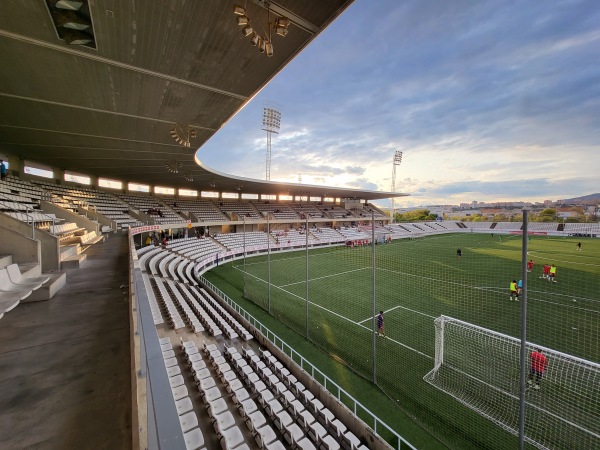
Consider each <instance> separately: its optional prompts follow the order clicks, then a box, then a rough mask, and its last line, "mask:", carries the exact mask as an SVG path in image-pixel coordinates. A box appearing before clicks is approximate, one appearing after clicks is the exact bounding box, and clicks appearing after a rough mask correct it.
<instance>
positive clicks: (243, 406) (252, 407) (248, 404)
mask: <svg viewBox="0 0 600 450" xmlns="http://www.w3.org/2000/svg"><path fill="white" fill-rule="evenodd" d="M257 409H258V406H256V403H255V402H254V400H252V399H251V398H249V399H247V400H244V401H243V402H241V403H240V404H239V406H238V411H239V413H240V416H242V417H246V416H247V415H249V414H252V413H253V412H254V411H256V410H257Z"/></svg>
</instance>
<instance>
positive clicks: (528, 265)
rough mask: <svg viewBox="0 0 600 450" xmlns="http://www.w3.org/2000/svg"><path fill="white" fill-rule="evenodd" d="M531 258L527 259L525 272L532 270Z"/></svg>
mask: <svg viewBox="0 0 600 450" xmlns="http://www.w3.org/2000/svg"><path fill="white" fill-rule="evenodd" d="M533 264H534V262H533V259H530V260H529V261H527V272H531V271H532V270H533Z"/></svg>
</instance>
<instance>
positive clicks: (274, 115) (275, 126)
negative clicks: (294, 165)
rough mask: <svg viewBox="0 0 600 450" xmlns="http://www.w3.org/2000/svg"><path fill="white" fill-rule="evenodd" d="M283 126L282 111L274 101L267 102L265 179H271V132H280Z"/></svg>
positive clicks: (263, 125)
mask: <svg viewBox="0 0 600 450" xmlns="http://www.w3.org/2000/svg"><path fill="white" fill-rule="evenodd" d="M280 126H281V112H280V111H279V108H278V107H277V106H276V105H275V104H274V103H272V102H268V103H266V104H265V107H264V108H263V119H262V129H263V131H266V132H267V154H266V158H265V159H266V163H265V179H266V180H267V181H269V180H270V179H271V134H272V133H276V134H278V133H279V128H280Z"/></svg>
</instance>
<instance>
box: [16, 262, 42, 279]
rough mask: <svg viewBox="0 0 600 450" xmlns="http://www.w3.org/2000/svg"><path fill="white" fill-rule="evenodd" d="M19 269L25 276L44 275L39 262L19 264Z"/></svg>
mask: <svg viewBox="0 0 600 450" xmlns="http://www.w3.org/2000/svg"><path fill="white" fill-rule="evenodd" d="M19 270H20V271H21V273H22V274H23V276H24V277H39V276H41V275H42V265H41V264H37V263H26V264H19Z"/></svg>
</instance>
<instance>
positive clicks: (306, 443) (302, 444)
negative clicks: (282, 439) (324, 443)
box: [296, 436, 317, 450]
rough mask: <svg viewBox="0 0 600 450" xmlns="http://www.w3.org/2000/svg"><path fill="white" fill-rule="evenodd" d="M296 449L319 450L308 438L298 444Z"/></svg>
mask: <svg viewBox="0 0 600 450" xmlns="http://www.w3.org/2000/svg"><path fill="white" fill-rule="evenodd" d="M296 449H298V450H317V447H315V445H314V444H313V443H312V442H311V441H310V439H309V438H307V437H306V436H305V437H303V438H302V439H300V440H299V441H298V442H296Z"/></svg>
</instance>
